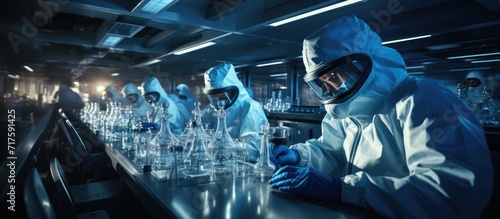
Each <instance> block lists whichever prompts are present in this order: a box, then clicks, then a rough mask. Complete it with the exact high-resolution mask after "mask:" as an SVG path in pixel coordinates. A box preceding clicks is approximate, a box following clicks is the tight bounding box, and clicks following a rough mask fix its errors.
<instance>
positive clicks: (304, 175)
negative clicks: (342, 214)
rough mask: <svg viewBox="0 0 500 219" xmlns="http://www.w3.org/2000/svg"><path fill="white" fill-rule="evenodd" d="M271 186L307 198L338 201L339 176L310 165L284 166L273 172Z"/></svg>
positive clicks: (339, 189)
mask: <svg viewBox="0 0 500 219" xmlns="http://www.w3.org/2000/svg"><path fill="white" fill-rule="evenodd" d="M269 183H270V184H271V187H272V188H275V189H279V190H280V191H285V192H291V193H295V194H297V195H301V196H305V197H308V198H313V199H318V200H322V201H329V202H340V198H341V193H342V191H341V187H342V186H341V185H342V184H341V182H340V178H337V177H333V176H329V175H326V174H323V173H321V172H319V170H317V169H314V168H311V167H294V166H285V167H283V168H281V169H279V170H278V171H277V172H276V173H274V174H273V178H272V179H271V180H270V181H269Z"/></svg>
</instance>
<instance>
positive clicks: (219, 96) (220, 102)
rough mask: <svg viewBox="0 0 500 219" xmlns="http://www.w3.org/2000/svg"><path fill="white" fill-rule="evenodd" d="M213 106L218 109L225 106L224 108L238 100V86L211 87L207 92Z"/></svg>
mask: <svg viewBox="0 0 500 219" xmlns="http://www.w3.org/2000/svg"><path fill="white" fill-rule="evenodd" d="M205 94H206V95H207V97H208V100H209V101H210V105H212V107H214V108H216V109H218V108H219V107H220V106H224V109H227V108H229V107H230V106H231V105H233V104H234V103H235V102H236V99H237V98H238V95H239V90H238V87H236V86H229V87H224V88H217V89H211V90H209V91H207V92H206V93H205Z"/></svg>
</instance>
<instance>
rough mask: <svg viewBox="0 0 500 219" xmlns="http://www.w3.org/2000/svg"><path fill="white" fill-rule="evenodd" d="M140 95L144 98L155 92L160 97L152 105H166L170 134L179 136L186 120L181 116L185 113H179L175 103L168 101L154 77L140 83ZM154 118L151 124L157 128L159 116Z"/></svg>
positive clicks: (156, 115)
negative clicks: (169, 115)
mask: <svg viewBox="0 0 500 219" xmlns="http://www.w3.org/2000/svg"><path fill="white" fill-rule="evenodd" d="M141 86H142V95H143V96H144V95H145V94H147V93H150V92H157V93H158V94H159V95H160V99H159V100H157V101H156V102H155V103H154V104H155V105H156V106H161V104H162V103H168V105H169V107H168V113H169V114H171V117H170V118H169V120H168V122H169V124H170V131H171V132H172V134H174V135H175V136H179V135H180V134H181V132H182V130H183V129H184V124H185V122H186V121H187V120H185V118H184V117H183V115H184V114H185V113H186V112H180V111H179V108H178V107H177V105H176V104H175V102H174V101H173V100H172V99H170V98H169V97H168V95H167V92H165V90H164V89H163V87H162V86H161V84H160V81H158V79H157V78H156V77H151V78H149V79H148V80H146V81H144V82H143V83H142V85H141ZM160 113H161V112H160ZM153 117H154V118H152V119H153V122H154V123H155V124H156V126H157V127H158V128H159V124H160V115H158V114H157V113H155V115H153Z"/></svg>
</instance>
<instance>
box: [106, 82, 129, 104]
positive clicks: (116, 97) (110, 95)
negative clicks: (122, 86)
mask: <svg viewBox="0 0 500 219" xmlns="http://www.w3.org/2000/svg"><path fill="white" fill-rule="evenodd" d="M102 98H103V99H105V100H106V101H108V102H115V103H120V104H121V105H122V106H126V105H127V104H128V102H127V100H125V98H123V96H122V95H120V93H119V92H118V90H117V89H116V87H115V86H114V85H109V86H107V87H106V88H105V89H104V91H103V94H102Z"/></svg>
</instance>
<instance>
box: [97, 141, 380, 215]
mask: <svg viewBox="0 0 500 219" xmlns="http://www.w3.org/2000/svg"><path fill="white" fill-rule="evenodd" d="M106 153H107V154H108V155H109V157H110V158H111V161H112V164H113V167H114V168H115V169H116V170H117V172H118V174H119V175H120V176H121V177H122V179H123V180H124V182H125V183H127V185H128V186H129V187H130V188H131V190H132V191H133V192H134V193H135V195H136V196H137V197H138V198H139V200H141V202H142V203H143V204H144V206H145V207H146V208H147V209H148V210H149V211H150V213H151V214H152V215H153V216H154V217H155V218H167V217H173V218H309V219H310V218H315V217H316V218H382V216H380V215H378V214H376V213H375V212H373V211H369V210H366V209H363V208H359V207H356V206H351V205H347V204H341V203H325V202H319V201H314V200H310V199H306V198H303V197H300V196H296V195H294V194H291V193H285V192H280V191H278V190H276V189H272V188H271V187H270V185H269V183H268V180H269V179H262V178H259V177H256V176H255V175H252V174H248V175H243V176H237V177H231V178H221V179H219V180H215V181H211V182H207V183H199V184H190V185H180V184H179V183H178V181H176V180H164V179H160V178H158V176H157V175H156V174H155V173H153V172H150V171H143V170H142V168H141V167H140V165H137V163H136V162H135V161H134V159H135V158H134V156H133V154H130V153H129V152H126V151H123V150H121V149H114V148H112V147H106Z"/></svg>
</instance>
